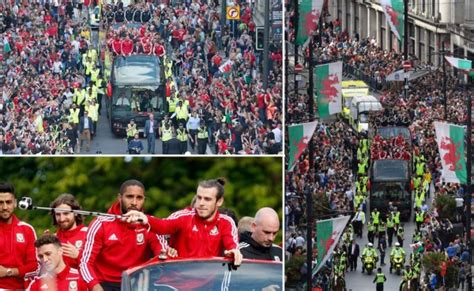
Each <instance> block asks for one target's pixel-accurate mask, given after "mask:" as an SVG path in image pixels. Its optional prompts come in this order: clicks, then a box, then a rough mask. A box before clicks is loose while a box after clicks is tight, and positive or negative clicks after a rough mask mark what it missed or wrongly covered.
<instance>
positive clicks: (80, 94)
mask: <svg viewBox="0 0 474 291" xmlns="http://www.w3.org/2000/svg"><path fill="white" fill-rule="evenodd" d="M85 99H86V91H85V90H84V89H82V90H81V89H79V88H78V89H77V91H76V92H75V93H74V97H73V100H72V101H73V102H74V103H75V104H76V105H82V104H83V103H84V100H85Z"/></svg>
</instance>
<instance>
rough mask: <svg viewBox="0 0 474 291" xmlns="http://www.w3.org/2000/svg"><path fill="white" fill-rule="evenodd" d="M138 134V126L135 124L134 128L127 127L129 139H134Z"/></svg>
mask: <svg viewBox="0 0 474 291" xmlns="http://www.w3.org/2000/svg"><path fill="white" fill-rule="evenodd" d="M137 133H138V129H137V125H136V124H134V125H133V126H132V127H127V137H134V136H135V134H137Z"/></svg>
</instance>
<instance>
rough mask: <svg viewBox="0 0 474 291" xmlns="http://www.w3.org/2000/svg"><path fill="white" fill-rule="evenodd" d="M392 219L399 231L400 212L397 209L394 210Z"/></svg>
mask: <svg viewBox="0 0 474 291" xmlns="http://www.w3.org/2000/svg"><path fill="white" fill-rule="evenodd" d="M392 217H393V224H394V226H395V229H398V226H399V225H400V211H398V209H397V207H394V208H393V212H392Z"/></svg>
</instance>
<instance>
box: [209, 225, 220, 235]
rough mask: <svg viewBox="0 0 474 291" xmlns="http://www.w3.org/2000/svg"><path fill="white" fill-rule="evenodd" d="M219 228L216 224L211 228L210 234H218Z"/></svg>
mask: <svg viewBox="0 0 474 291" xmlns="http://www.w3.org/2000/svg"><path fill="white" fill-rule="evenodd" d="M218 234H219V230H218V229H217V226H214V228H213V229H212V230H211V232H210V235H218Z"/></svg>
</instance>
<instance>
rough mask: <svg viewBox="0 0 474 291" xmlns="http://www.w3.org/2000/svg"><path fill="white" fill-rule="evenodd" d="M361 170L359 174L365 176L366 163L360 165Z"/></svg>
mask: <svg viewBox="0 0 474 291" xmlns="http://www.w3.org/2000/svg"><path fill="white" fill-rule="evenodd" d="M358 167H359V169H358V171H357V173H358V174H365V164H364V163H359V165H358Z"/></svg>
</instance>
